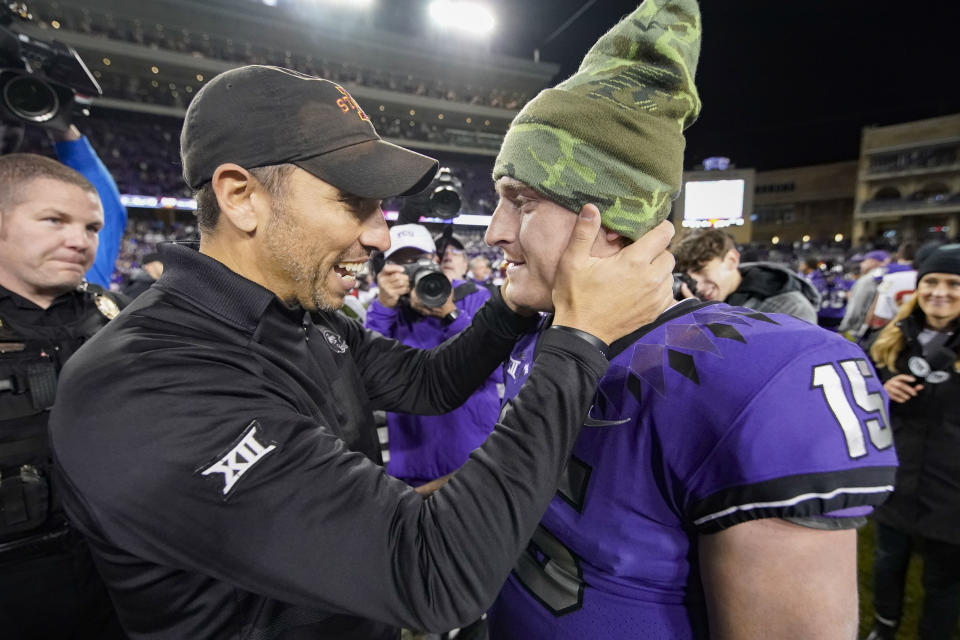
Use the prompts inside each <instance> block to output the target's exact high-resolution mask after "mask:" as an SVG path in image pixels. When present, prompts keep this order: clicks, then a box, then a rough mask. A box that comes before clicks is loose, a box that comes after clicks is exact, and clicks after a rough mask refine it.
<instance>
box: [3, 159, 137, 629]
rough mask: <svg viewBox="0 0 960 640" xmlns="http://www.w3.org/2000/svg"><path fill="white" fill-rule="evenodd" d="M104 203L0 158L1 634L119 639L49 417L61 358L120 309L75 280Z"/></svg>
mask: <svg viewBox="0 0 960 640" xmlns="http://www.w3.org/2000/svg"><path fill="white" fill-rule="evenodd" d="M103 220H104V215H103V208H102V206H101V203H100V199H99V198H98V196H97V192H96V190H95V188H94V187H93V185H92V184H91V183H90V182H89V181H87V179H86V178H84V177H83V176H81V175H80V174H79V173H77V172H76V171H74V170H73V169H70V168H69V167H66V166H65V165H62V164H60V163H59V162H56V161H55V160H51V159H49V158H45V157H43V156H37V155H30V154H10V155H6V156H0V629H2V630H3V631H2V635H3V637H4V638H17V639H25V640H30V639H33V638H38V639H39V638H44V639H46V638H122V637H123V635H122V632H121V631H120V630H119V625H118V624H117V622H116V616H115V614H114V612H113V608H112V605H111V603H110V600H109V597H108V596H107V593H106V589H105V588H104V586H103V584H102V582H101V580H100V578H99V576H98V574H97V573H96V570H95V569H94V566H93V563H92V560H91V558H90V554H89V552H88V550H87V547H86V543H85V542H84V541H83V540H82V538H81V537H80V536H79V535H77V534H75V533H74V532H73V531H71V529H70V527H69V526H68V525H67V520H66V518H65V516H64V514H63V513H62V510H61V509H60V508H59V503H58V495H57V493H56V492H55V491H52V489H53V485H52V478H51V459H50V450H49V446H48V441H47V418H48V415H49V409H50V407H51V406H52V405H53V400H54V395H55V391H56V386H57V376H58V373H59V371H60V368H61V367H62V366H63V363H64V362H65V361H66V360H67V358H69V357H70V356H71V355H72V354H73V352H74V351H76V350H77V349H78V348H79V347H80V345H81V344H83V343H84V342H85V341H86V340H87V339H89V338H90V337H91V336H92V335H93V334H94V333H96V332H97V331H98V330H99V329H100V328H101V327H103V326H104V325H105V324H106V323H107V322H108V321H109V320H110V319H111V318H112V317H113V316H115V315H116V314H117V313H119V311H120V306H121V301H120V300H119V299H117V298H115V297H114V296H113V295H111V294H110V293H108V292H107V291H105V290H104V289H102V288H100V287H98V286H96V285H92V284H88V283H87V282H85V281H84V274H85V273H86V272H87V270H88V269H89V268H90V266H91V265H92V264H93V261H94V257H95V255H96V252H97V233H98V232H99V230H100V228H101V227H102V226H103Z"/></svg>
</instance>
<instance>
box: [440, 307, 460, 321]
mask: <svg viewBox="0 0 960 640" xmlns="http://www.w3.org/2000/svg"><path fill="white" fill-rule="evenodd" d="M459 317H460V310H459V309H454V310H453V311H451V312H450V313H448V314H447V315H445V316H443V321H444V322H446V323H447V324H453V321H454V320H456V319H457V318H459Z"/></svg>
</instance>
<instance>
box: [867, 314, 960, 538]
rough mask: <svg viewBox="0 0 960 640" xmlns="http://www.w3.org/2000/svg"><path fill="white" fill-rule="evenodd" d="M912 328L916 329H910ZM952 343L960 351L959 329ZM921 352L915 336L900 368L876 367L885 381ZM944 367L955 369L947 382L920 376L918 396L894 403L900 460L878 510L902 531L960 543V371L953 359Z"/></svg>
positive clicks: (899, 361) (892, 410)
mask: <svg viewBox="0 0 960 640" xmlns="http://www.w3.org/2000/svg"><path fill="white" fill-rule="evenodd" d="M908 320H909V321H913V320H914V319H912V318H911V319H908ZM911 333H914V334H915V333H916V332H911V331H905V334H906V335H908V336H909V335H911ZM947 346H948V347H949V348H951V349H952V350H953V351H954V353H955V352H956V350H957V349H958V348H960V334H954V336H953V339H952V340H951V341H950V342H948V343H947ZM921 353H922V349H921V347H920V344H919V343H918V342H917V341H916V340H915V339H910V340H909V341H908V344H907V347H906V348H905V349H904V350H903V351H902V352H901V353H900V356H899V358H898V359H897V362H896V369H897V371H896V372H894V371H890V370H889V369H886V368H879V366H878V369H877V371H878V373H879V375H880V377H881V378H883V380H884V381H886V380H888V379H890V378H892V377H893V376H895V375H898V374H900V373H910V368H909V365H908V359H909V358H910V357H912V356H918V355H921ZM955 358H956V356H954V358H953V359H955ZM945 371H947V372H949V373H950V377H949V378H948V379H947V380H946V381H945V382H942V383H940V384H931V383H929V382H925V381H923V380H920V379H918V382H921V383H923V385H924V387H923V389H922V390H921V391H920V393H919V394H918V395H917V397H916V398H912V399H910V400H908V401H906V402H903V403H898V402H891V403H890V418H891V421H892V423H893V436H894V444H895V446H896V448H897V457H898V458H899V460H900V466H899V468H898V469H897V479H896V489H895V491H894V493H893V495H892V496H891V497H890V499H889V500H887V502H886V503H884V504H883V506H881V507H880V508H878V509H877V510H876V512H875V514H876V518H877V520H879V521H880V522H883V523H884V524H887V525H890V526H892V527H895V528H897V529H899V530H901V531H905V532H908V533H911V534H914V535H918V536H922V537H926V538H932V539H934V540H940V541H944V542H950V543H953V544H960V374H958V373H957V372H956V371H955V370H954V368H953V365H952V360H951V361H950V362H948V363H946V366H945Z"/></svg>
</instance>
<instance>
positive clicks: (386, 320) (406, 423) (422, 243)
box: [366, 224, 501, 487]
mask: <svg viewBox="0 0 960 640" xmlns="http://www.w3.org/2000/svg"><path fill="white" fill-rule="evenodd" d="M448 246H449V245H448ZM385 257H386V264H385V265H384V267H383V270H382V271H381V272H380V274H379V276H378V278H377V283H378V286H379V294H378V296H377V299H376V300H374V301H373V302H372V303H371V304H370V307H369V308H368V310H367V320H366V326H367V328H368V329H373V330H374V331H378V332H380V333H382V334H383V335H385V336H387V337H388V338H394V339H395V340H399V341H400V342H402V343H403V344H406V345H409V346H412V347H420V348H423V349H430V348H433V347H436V346H437V345H439V344H441V343H442V342H444V341H445V340H447V339H448V338H451V337H453V336H455V335H456V334H458V333H460V332H461V331H462V330H463V329H465V328H466V327H467V326H468V325H469V324H470V322H471V321H472V319H473V315H474V313H476V311H477V310H478V309H479V308H480V307H481V306H482V305H483V303H484V302H486V301H487V300H488V299H489V298H490V293H489V292H488V291H487V290H486V289H484V288H483V287H478V286H477V285H475V284H474V283H472V282H464V281H462V280H459V279H457V280H453V287H452V288H450V289H449V294H448V295H446V296H444V297H443V299H442V300H441V299H439V296H437V297H435V298H434V300H435V302H434V306H427V305H426V304H424V301H423V300H421V298H420V296H418V291H417V288H411V280H412V279H413V278H417V277H420V281H421V282H422V278H423V276H420V273H424V272H425V275H426V277H429V274H431V273H432V274H436V275H440V276H442V275H443V274H442V273H441V271H440V269H439V267H437V264H438V263H439V261H438V256H437V250H436V246H435V244H434V241H433V239H432V238H431V237H430V233H429V232H428V231H427V229H426V228H425V227H422V226H420V225H418V224H405V225H397V226H394V227H393V228H392V229H390V249H389V250H388V251H387V252H386V254H385ZM431 265H433V266H432V267H431ZM411 267H413V269H411ZM409 271H413V272H414V273H415V275H414V276H413V277H411V275H409V273H408V272H409ZM437 282H438V283H439V282H440V281H439V280H438V281H437ZM421 290H422V288H421ZM464 364H465V365H466V364H467V363H464ZM500 377H501V376H500V373H499V371H497V372H495V373H494V374H493V375H491V376H490V377H488V378H487V380H486V381H485V382H484V383H483V385H482V386H481V387H480V388H479V389H478V390H477V391H476V393H474V394H473V395H472V396H470V399H469V400H467V402H466V403H465V404H464V405H463V406H462V407H459V408H457V409H454V410H453V411H451V412H449V413H445V414H442V415H439V416H415V415H410V414H406V413H388V414H387V427H388V431H389V436H390V460H389V461H388V462H387V473H389V474H390V475H392V476H394V477H397V478H400V479H401V480H403V481H404V482H406V483H407V484H409V485H412V486H414V487H418V486H421V485H423V484H425V483H427V482H429V481H431V480H434V479H436V478H440V477H442V476H445V475H447V474H449V473H452V472H454V471H456V470H457V469H458V468H460V466H461V465H462V464H463V463H464V462H466V460H467V457H468V456H469V455H470V452H471V451H473V450H474V449H476V448H477V447H478V446H480V445H481V444H482V443H483V441H484V440H486V438H487V436H488V435H489V434H490V431H491V430H492V429H493V425H494V423H495V422H496V419H497V414H498V413H499V410H500V406H499V405H500V400H499V398H498V395H497V387H496V383H497V382H498V381H499V379H500Z"/></svg>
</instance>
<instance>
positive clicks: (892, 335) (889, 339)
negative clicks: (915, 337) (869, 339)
mask: <svg viewBox="0 0 960 640" xmlns="http://www.w3.org/2000/svg"><path fill="white" fill-rule="evenodd" d="M918 306H919V305H918V304H917V294H913V295H912V296H910V297H909V298H907V299H906V300H904V301H903V304H901V305H900V310H899V311H897V315H896V316H895V317H894V318H893V320H891V321H890V322H888V323H887V326H885V327H884V328H883V329H882V330H881V331H880V335H878V336H877V339H876V340H874V342H873V346H871V347H870V358H871V359H872V360H873V362H874V364H876V365H877V366H880V367H886V368H887V369H889V370H890V371H892V372H893V373H897V368H896V362H897V358H898V357H900V352H901V351H903V348H904V347H905V346H906V345H907V339H906V337H904V335H903V331H902V330H901V329H900V321H901V320H905V319H906V318H907V317H908V316H909V315H910V314H911V313H913V312H914V311H915V310H916V309H917V307H918ZM920 312H921V313H923V310H922V309H921V310H920ZM953 368H954V370H955V371H957V372H960V353H958V354H957V360H956V361H954V363H953Z"/></svg>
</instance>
